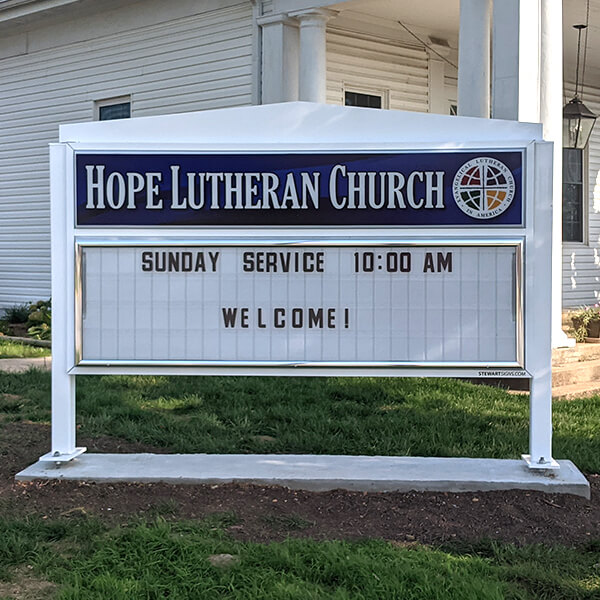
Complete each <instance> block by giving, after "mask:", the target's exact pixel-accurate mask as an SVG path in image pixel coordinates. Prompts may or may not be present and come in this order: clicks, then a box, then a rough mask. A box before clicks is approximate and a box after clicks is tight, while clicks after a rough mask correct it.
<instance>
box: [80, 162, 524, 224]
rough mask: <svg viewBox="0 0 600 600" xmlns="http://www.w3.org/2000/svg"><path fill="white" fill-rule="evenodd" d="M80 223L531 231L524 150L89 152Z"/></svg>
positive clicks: (83, 176)
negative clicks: (525, 200) (526, 226)
mask: <svg viewBox="0 0 600 600" xmlns="http://www.w3.org/2000/svg"><path fill="white" fill-rule="evenodd" d="M76 195H77V200H76V201H77V211H76V213H77V226H92V227H115V226H125V227H127V226H133V227H135V226H143V227H154V226H164V227H173V226H175V227H177V226H185V227H187V226H223V227H230V226H252V227H264V226H329V227H330V226H377V227H382V226H419V225H421V226H444V227H447V226H469V225H472V226H473V225H476V226H486V225H494V226H499V225H500V226H517V227H519V226H523V153H522V152H520V151H504V152H502V151H498V152H487V151H484V152H482V151H479V152H407V153H399V152H395V153H356V154H351V153H346V154H332V153H322V154H84V153H79V154H77V156H76Z"/></svg>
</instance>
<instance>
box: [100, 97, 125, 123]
mask: <svg viewBox="0 0 600 600" xmlns="http://www.w3.org/2000/svg"><path fill="white" fill-rule="evenodd" d="M94 108H95V118H96V121H112V120H113V119H129V117H131V98H130V97H129V96H122V97H120V98H111V99H109V100H97V101H96V102H95V103H94Z"/></svg>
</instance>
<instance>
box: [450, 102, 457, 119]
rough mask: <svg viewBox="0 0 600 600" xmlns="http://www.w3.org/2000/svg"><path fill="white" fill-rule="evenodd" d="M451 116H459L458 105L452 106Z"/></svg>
mask: <svg viewBox="0 0 600 600" xmlns="http://www.w3.org/2000/svg"><path fill="white" fill-rule="evenodd" d="M450 114H451V115H452V116H454V117H455V116H457V115H458V106H457V105H456V104H451V105H450Z"/></svg>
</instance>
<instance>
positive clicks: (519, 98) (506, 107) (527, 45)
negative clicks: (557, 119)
mask: <svg viewBox="0 0 600 600" xmlns="http://www.w3.org/2000/svg"><path fill="white" fill-rule="evenodd" d="M539 36H540V0H494V14H493V35H492V57H493V65H492V118H494V119H510V120H513V121H527V122H530V123H537V122H539V121H540V92H539V89H540V37H539Z"/></svg>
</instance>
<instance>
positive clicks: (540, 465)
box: [521, 454, 560, 471]
mask: <svg viewBox="0 0 600 600" xmlns="http://www.w3.org/2000/svg"><path fill="white" fill-rule="evenodd" d="M521 458H522V459H523V460H524V461H525V462H526V463H527V466H528V467H529V468H530V469H534V470H536V471H548V470H550V471H558V470H559V469H560V465H559V464H558V463H557V462H556V461H555V460H554V459H553V458H550V459H549V460H548V459H546V460H544V462H537V461H536V462H534V461H532V460H531V455H530V454H521Z"/></svg>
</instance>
